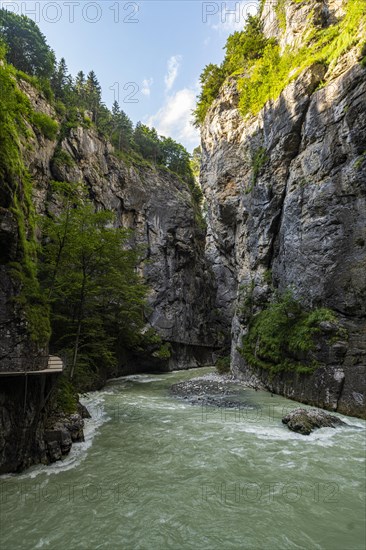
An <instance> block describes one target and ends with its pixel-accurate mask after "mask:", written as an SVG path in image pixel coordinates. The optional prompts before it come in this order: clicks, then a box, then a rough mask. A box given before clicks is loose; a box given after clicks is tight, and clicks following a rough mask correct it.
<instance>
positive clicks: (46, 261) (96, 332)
mask: <svg viewBox="0 0 366 550" xmlns="http://www.w3.org/2000/svg"><path fill="white" fill-rule="evenodd" d="M56 189H57V192H56V197H57V201H58V203H59V207H60V213H59V214H50V215H49V216H48V217H47V218H46V219H45V220H44V223H43V234H44V246H43V253H42V262H41V279H42V285H43V288H44V292H45V293H46V294H47V295H48V299H49V301H50V303H51V305H52V312H51V325H52V339H51V346H52V348H53V349H54V351H55V352H57V353H63V354H66V355H67V356H68V364H69V375H70V379H73V378H74V377H75V376H76V379H78V377H79V378H82V377H83V376H85V374H86V373H87V376H88V377H89V378H90V377H91V376H93V374H94V376H95V377H97V376H98V371H100V370H103V369H104V370H108V369H111V368H113V367H115V366H116V364H117V352H118V350H117V342H119V344H120V345H121V343H122V344H123V345H125V346H127V347H128V346H131V345H133V344H134V342H135V340H136V334H138V333H139V331H140V330H141V329H142V327H143V326H144V324H145V322H144V315H143V310H144V305H145V296H146V293H147V287H146V286H145V285H144V283H143V280H142V279H141V277H140V276H139V275H138V273H137V266H138V264H139V262H140V254H139V251H138V250H137V249H136V248H135V249H131V248H129V247H127V241H128V238H129V236H130V233H129V231H127V230H125V229H122V228H119V227H116V225H115V222H116V220H115V215H114V214H113V213H112V212H110V211H99V212H98V211H96V210H95V207H94V205H93V204H92V203H91V202H90V201H89V200H88V199H87V198H86V196H85V193H83V192H82V191H80V189H78V188H74V189H73V188H72V186H71V185H70V184H59V185H58V186H57V187H56Z"/></svg>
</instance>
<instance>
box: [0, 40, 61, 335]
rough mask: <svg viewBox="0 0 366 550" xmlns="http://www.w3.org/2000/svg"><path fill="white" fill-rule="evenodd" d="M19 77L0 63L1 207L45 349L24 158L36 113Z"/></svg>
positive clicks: (32, 321) (28, 313)
mask: <svg viewBox="0 0 366 550" xmlns="http://www.w3.org/2000/svg"><path fill="white" fill-rule="evenodd" d="M1 55H4V49H1V46H0V61H1ZM15 75H16V71H15V69H14V68H13V67H12V66H11V65H8V64H6V63H5V62H2V63H1V62H0V89H1V91H2V97H1V107H2V108H1V109H0V206H1V207H2V208H5V209H8V210H10V212H11V213H12V214H13V217H14V218H15V220H16V223H17V227H18V249H17V252H16V261H13V263H12V264H11V266H10V265H9V267H11V268H12V272H13V275H14V277H15V278H16V279H17V280H18V281H19V283H20V285H21V287H20V294H19V295H18V297H17V298H16V301H17V303H18V305H19V306H20V307H21V308H22V310H23V311H24V313H25V317H26V320H27V330H28V333H29V335H30V337H31V338H32V340H33V341H35V342H37V343H39V344H42V345H44V344H46V343H47V342H48V339H49V335H50V325H49V311H48V306H47V303H46V301H45V299H44V296H43V295H42V293H41V289H40V286H39V282H38V274H37V252H38V245H37V240H36V236H35V234H36V217H35V212H34V207H33V203H32V182H31V178H30V176H29V173H28V171H27V170H26V168H25V166H24V163H23V159H22V154H21V142H22V141H23V142H24V140H25V139H26V137H27V135H28V130H27V126H26V120H29V119H30V118H31V114H32V110H31V107H30V103H29V100H28V99H27V97H26V96H25V95H24V94H23V93H21V92H20V91H19V89H18V88H17V85H16V78H15Z"/></svg>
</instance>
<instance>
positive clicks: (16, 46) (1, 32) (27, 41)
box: [0, 8, 55, 78]
mask: <svg viewBox="0 0 366 550" xmlns="http://www.w3.org/2000/svg"><path fill="white" fill-rule="evenodd" d="M0 38H1V39H2V40H3V41H4V42H5V44H6V46H7V53H6V59H7V61H8V62H9V63H11V64H12V65H14V66H15V67H16V68H17V69H19V70H21V71H24V72H25V73H27V74H29V75H31V76H38V77H45V78H51V76H52V75H53V73H54V68H55V55H54V53H53V51H52V50H51V48H50V47H49V46H48V44H47V42H46V38H45V37H44V35H43V34H42V33H41V31H40V30H39V27H38V26H37V25H36V23H35V22H34V21H32V19H29V17H26V16H24V15H15V14H14V13H11V12H10V11H8V10H6V9H3V8H1V9H0Z"/></svg>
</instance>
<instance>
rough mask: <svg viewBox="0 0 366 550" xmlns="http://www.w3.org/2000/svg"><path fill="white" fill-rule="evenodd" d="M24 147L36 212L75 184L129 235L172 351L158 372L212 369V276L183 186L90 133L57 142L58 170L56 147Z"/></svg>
mask: <svg viewBox="0 0 366 550" xmlns="http://www.w3.org/2000/svg"><path fill="white" fill-rule="evenodd" d="M22 86H23V91H24V92H25V93H26V94H27V96H28V97H29V98H30V100H31V102H32V105H33V108H34V109H35V110H37V109H39V110H40V111H41V112H48V111H49V110H50V107H49V106H46V105H44V102H43V101H42V98H40V97H39V94H37V93H35V92H34V90H33V89H32V88H31V87H30V86H28V85H27V84H26V83H23V84H22ZM49 114H50V115H52V114H53V115H55V114H54V113H52V112H49ZM30 145H31V146H30V147H29V143H28V148H27V150H26V151H25V153H24V154H25V156H26V157H27V165H28V167H29V169H30V172H31V176H32V181H33V187H34V201H35V204H36V208H37V211H38V212H39V213H41V214H42V213H44V212H45V209H46V207H47V205H50V204H51V207H52V202H53V198H52V192H51V190H50V182H51V181H52V180H58V181H67V182H82V183H84V184H86V186H87V188H88V189H89V193H90V197H91V198H92V200H93V201H94V203H95V205H96V207H97V208H106V209H110V210H112V211H114V212H116V214H117V223H118V224H119V225H120V226H122V227H125V228H129V229H132V230H133V236H132V244H138V245H142V247H143V250H144V251H145V252H144V254H145V257H144V260H145V261H144V262H143V267H142V271H143V275H144V277H145V279H146V282H147V284H148V286H149V288H150V294H149V305H150V310H151V313H150V316H149V318H148V322H149V324H151V326H153V327H154V328H155V329H156V330H157V332H158V333H159V334H160V336H161V337H162V338H163V340H164V341H166V342H169V343H170V345H171V348H172V356H171V358H170V360H169V364H168V365H166V368H169V369H177V368H188V367H194V366H200V365H202V364H207V363H208V364H212V353H213V350H214V348H215V347H217V345H218V340H217V327H216V325H215V322H214V319H213V315H214V296H215V288H214V276H213V273H212V270H211V268H210V266H209V263H208V262H207V260H206V258H205V254H204V247H205V230H204V229H202V223H201V222H200V220H199V219H198V217H197V210H196V208H195V207H194V204H193V199H192V195H191V192H190V190H189V188H188V186H187V185H186V184H185V183H183V182H182V181H181V180H180V179H179V178H178V177H176V176H175V175H174V174H172V173H171V172H169V171H167V170H164V169H159V168H154V167H153V166H151V165H149V164H148V163H141V164H140V165H137V164H133V163H128V162H126V161H123V160H120V159H118V158H117V157H116V156H115V155H114V154H113V148H112V146H111V145H110V144H109V143H108V142H107V141H106V140H104V139H103V138H101V137H100V136H99V135H98V133H97V132H96V131H95V130H94V129H92V128H85V127H83V126H80V127H77V128H74V129H72V130H70V132H69V134H68V136H67V137H66V138H65V139H64V140H63V141H62V142H61V149H62V151H63V152H65V153H66V154H67V156H68V158H69V162H68V163H66V164H63V165H62V164H61V165H60V164H59V163H56V162H54V161H53V156H54V153H55V149H56V145H57V144H56V142H50V141H49V140H46V139H45V138H43V137H42V136H40V135H36V136H35V137H34V139H33V141H32V142H31V143H30ZM150 360H151V358H150ZM134 363H135V364H134ZM122 366H123V367H124V368H125V369H129V370H135V369H139V368H146V367H147V366H150V367H151V366H154V365H148V364H146V363H145V362H144V360H143V358H141V357H140V358H135V357H131V356H128V357H127V358H126V357H125V364H124V365H122ZM158 366H159V365H156V367H158Z"/></svg>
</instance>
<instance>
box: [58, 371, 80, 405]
mask: <svg viewBox="0 0 366 550" xmlns="http://www.w3.org/2000/svg"><path fill="white" fill-rule="evenodd" d="M55 408H56V410H59V411H62V412H63V413H65V414H74V413H76V412H77V408H78V395H77V393H76V391H75V388H74V386H73V384H71V382H70V381H69V380H68V379H67V377H66V376H65V375H62V376H60V378H59V379H58V381H57V386H56V396H55Z"/></svg>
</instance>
